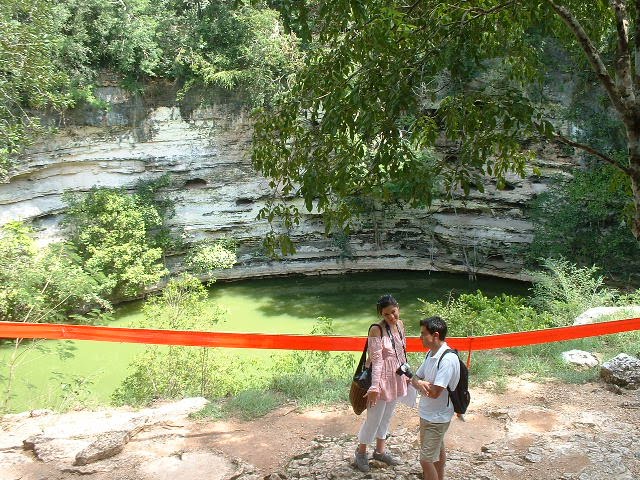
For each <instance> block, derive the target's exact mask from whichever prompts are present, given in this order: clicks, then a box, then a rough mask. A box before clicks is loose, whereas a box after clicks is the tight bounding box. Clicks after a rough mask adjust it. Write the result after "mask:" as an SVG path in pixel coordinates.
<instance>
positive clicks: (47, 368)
mask: <svg viewBox="0 0 640 480" xmlns="http://www.w3.org/2000/svg"><path fill="white" fill-rule="evenodd" d="M528 287H529V285H528V284H525V283H521V282H515V281H510V280H501V279H494V278H480V279H478V281H475V282H471V281H469V280H468V279H467V277H466V276H463V275H452V274H442V273H431V274H429V273H426V272H403V271H380V272H373V273H353V274H346V275H326V276H312V277H309V276H306V277H305V276H299V277H282V278H271V279H261V280H243V281H237V282H228V283H217V284H215V285H214V286H213V287H212V288H211V289H210V295H209V301H210V302H211V305H212V308H213V306H214V305H215V304H217V305H219V306H221V307H222V308H223V309H224V311H225V314H224V317H223V321H222V322H221V323H219V324H218V326H217V329H218V330H219V331H229V332H248V333H251V332H259V333H309V331H310V330H311V328H312V327H313V325H314V323H315V321H316V319H317V317H321V316H322V317H329V318H332V319H333V322H334V328H335V332H336V333H337V334H341V335H364V334H365V333H364V332H365V331H366V328H367V326H368V325H369V324H370V323H372V322H374V321H376V309H375V303H376V300H377V299H378V297H380V296H381V295H383V294H386V293H391V294H392V295H394V296H395V297H396V299H397V300H398V302H399V303H400V310H401V317H402V318H403V320H404V321H405V323H407V324H411V323H416V322H417V321H418V320H419V319H420V318H421V315H420V313H419V312H418V308H419V306H420V302H419V300H418V299H419V298H422V299H426V300H430V301H433V300H443V301H446V299H447V298H448V297H449V296H457V295H459V294H460V293H465V292H474V291H476V290H478V289H480V290H481V291H482V292H483V293H484V294H485V295H489V296H493V295H499V294H501V293H508V294H512V295H527V294H528ZM140 305H141V304H140V303H139V302H134V303H130V304H128V305H125V306H122V307H120V308H119V309H118V312H117V314H116V319H115V321H114V322H113V323H111V326H119V327H127V326H130V325H131V322H132V321H133V320H135V319H136V318H137V317H138V316H140V315H141V312H140ZM46 347H47V348H46V350H47V351H43V352H40V351H37V350H33V349H31V350H30V351H28V352H26V354H25V355H24V358H23V359H22V360H21V363H20V365H19V367H18V370H17V376H16V377H17V378H18V381H17V383H16V384H15V386H14V389H13V391H14V393H15V394H16V397H15V398H14V399H12V401H11V407H12V409H13V410H15V411H21V410H26V409H31V408H42V407H52V406H53V407H58V408H59V407H65V406H66V405H64V403H63V400H61V398H65V396H61V394H60V389H61V385H63V386H64V385H67V386H66V387H65V388H67V389H68V390H73V389H76V390H77V391H79V392H80V395H82V394H83V393H84V394H85V395H86V393H87V391H88V390H90V398H91V399H92V400H94V401H95V402H96V403H105V402H108V400H109V398H110V395H111V393H112V392H113V390H114V389H115V388H116V387H117V385H118V384H119V383H120V382H121V381H122V379H123V378H124V377H125V376H126V374H127V366H128V364H129V362H130V361H131V360H132V358H133V357H134V356H135V354H136V353H137V352H140V351H141V350H143V349H144V345H137V344H121V343H111V342H91V341H73V342H57V341H48V342H46ZM63 347H66V348H67V349H70V353H73V357H71V358H67V359H62V358H60V356H59V355H58V354H56V353H55V351H56V350H61V349H62V348H63ZM271 353H272V352H269V351H255V350H244V351H243V350H233V351H231V350H230V354H232V355H237V356H254V357H259V358H262V357H266V356H267V355H270V354H271ZM8 355H9V350H8V349H6V348H4V349H2V350H0V356H1V357H3V358H2V359H0V361H2V364H4V363H5V362H6V357H7V356H8ZM74 378H75V379H76V381H77V382H81V381H82V379H86V380H88V383H85V384H81V385H78V384H77V383H74V381H73V379H74ZM69 397H73V395H70V396H69V395H67V396H66V398H69Z"/></svg>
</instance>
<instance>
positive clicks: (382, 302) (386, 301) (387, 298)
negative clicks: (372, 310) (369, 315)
mask: <svg viewBox="0 0 640 480" xmlns="http://www.w3.org/2000/svg"><path fill="white" fill-rule="evenodd" d="M390 305H393V306H394V307H397V306H398V301H397V300H396V299H395V298H393V295H389V294H387V295H383V296H381V297H380V298H379V299H378V303H376V308H377V309H378V315H380V314H381V313H382V309H383V308H387V307H388V306H390Z"/></svg>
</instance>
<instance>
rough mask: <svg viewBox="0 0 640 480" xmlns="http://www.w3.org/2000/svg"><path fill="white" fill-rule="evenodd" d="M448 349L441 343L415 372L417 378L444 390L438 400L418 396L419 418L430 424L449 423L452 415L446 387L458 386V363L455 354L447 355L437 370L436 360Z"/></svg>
mask: <svg viewBox="0 0 640 480" xmlns="http://www.w3.org/2000/svg"><path fill="white" fill-rule="evenodd" d="M448 348H449V346H448V345H447V343H446V342H443V343H442V345H441V346H440V348H439V349H438V351H437V352H435V354H434V355H433V356H432V353H433V352H429V353H427V356H426V358H425V359H424V362H422V365H420V367H419V368H418V371H417V372H416V375H417V376H418V377H419V378H422V379H424V380H426V381H427V382H431V383H432V384H433V385H438V386H440V387H443V388H444V391H443V392H442V393H441V394H440V396H439V397H438V398H429V397H425V396H424V395H421V396H420V403H419V406H418V412H419V414H420V418H424V419H425V420H427V421H429V422H432V423H446V422H450V421H451V418H453V414H454V412H453V403H452V402H451V401H450V400H449V392H447V386H448V387H449V388H451V389H452V390H453V389H454V388H456V386H458V381H459V380H460V361H459V360H458V356H457V355H456V354H455V353H447V354H446V355H445V356H444V358H443V359H442V362H440V368H437V367H438V360H440V357H441V356H442V354H443V353H444V352H445V351H446V350H447V349H448Z"/></svg>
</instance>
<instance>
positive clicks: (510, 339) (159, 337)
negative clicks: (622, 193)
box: [0, 318, 640, 353]
mask: <svg viewBox="0 0 640 480" xmlns="http://www.w3.org/2000/svg"><path fill="white" fill-rule="evenodd" d="M632 330H640V318H630V319H627V320H615V321H611V322H602V323H592V324H588V325H574V326H570V327H559V328H547V329H543V330H532V331H529V332H515V333H503V334H499V335H487V336H483V337H449V338H447V343H448V344H449V345H450V346H451V347H453V348H456V349H458V350H461V351H468V352H469V353H471V351H473V350H491V349H495V348H509V347H520V346H523V345H535V344H540V343H550V342H560V341H564V340H573V339H576V338H585V337H596V336H599V335H610V334H613V333H620V332H628V331H632ZM0 338H44V339H67V340H95V341H101V342H124V343H148V344H157V345H189V346H198V347H224V348H260V349H264V348H266V349H283V350H321V351H352V352H355V351H361V350H362V346H363V340H364V337H344V336H326V335H325V336H322V335H292V334H262V333H230V332H200V331H184V330H152V329H141V328H119V327H95V326H88V325H65V324H54V323H22V322H0ZM407 351H409V352H420V351H424V348H423V346H422V343H421V342H420V339H419V338H415V337H411V338H407Z"/></svg>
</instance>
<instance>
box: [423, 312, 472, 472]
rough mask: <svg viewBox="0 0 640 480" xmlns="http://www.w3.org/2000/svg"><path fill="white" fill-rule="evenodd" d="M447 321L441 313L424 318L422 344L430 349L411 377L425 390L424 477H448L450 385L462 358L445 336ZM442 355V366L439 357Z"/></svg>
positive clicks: (458, 374) (453, 380) (455, 384)
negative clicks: (447, 445)
mask: <svg viewBox="0 0 640 480" xmlns="http://www.w3.org/2000/svg"><path fill="white" fill-rule="evenodd" d="M446 336H447V324H446V322H445V321H444V320H443V319H442V318H440V317H429V318H425V319H423V320H420V338H421V339H422V345H424V347H425V348H428V349H429V352H428V353H427V356H426V358H425V359H424V362H422V365H420V367H419V368H418V371H417V372H416V374H415V375H414V376H413V378H412V379H411V384H412V385H413V386H414V387H415V388H416V389H417V390H418V391H419V392H420V393H421V397H420V403H419V408H418V410H419V413H420V465H421V466H422V474H423V476H424V480H444V466H445V463H446V459H447V456H446V453H445V449H444V435H445V433H446V432H447V429H448V428H449V423H450V422H451V418H453V413H454V412H453V403H452V402H450V401H449V392H448V391H447V387H449V388H451V389H452V390H453V389H454V388H456V386H457V385H458V381H459V380H460V362H459V360H458V356H457V355H456V354H455V353H447V354H446V355H444V357H442V355H443V354H444V352H445V351H446V350H447V349H448V348H449V346H448V345H447V342H445V338H446ZM440 357H442V361H441V362H440V367H438V361H439V360H440Z"/></svg>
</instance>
